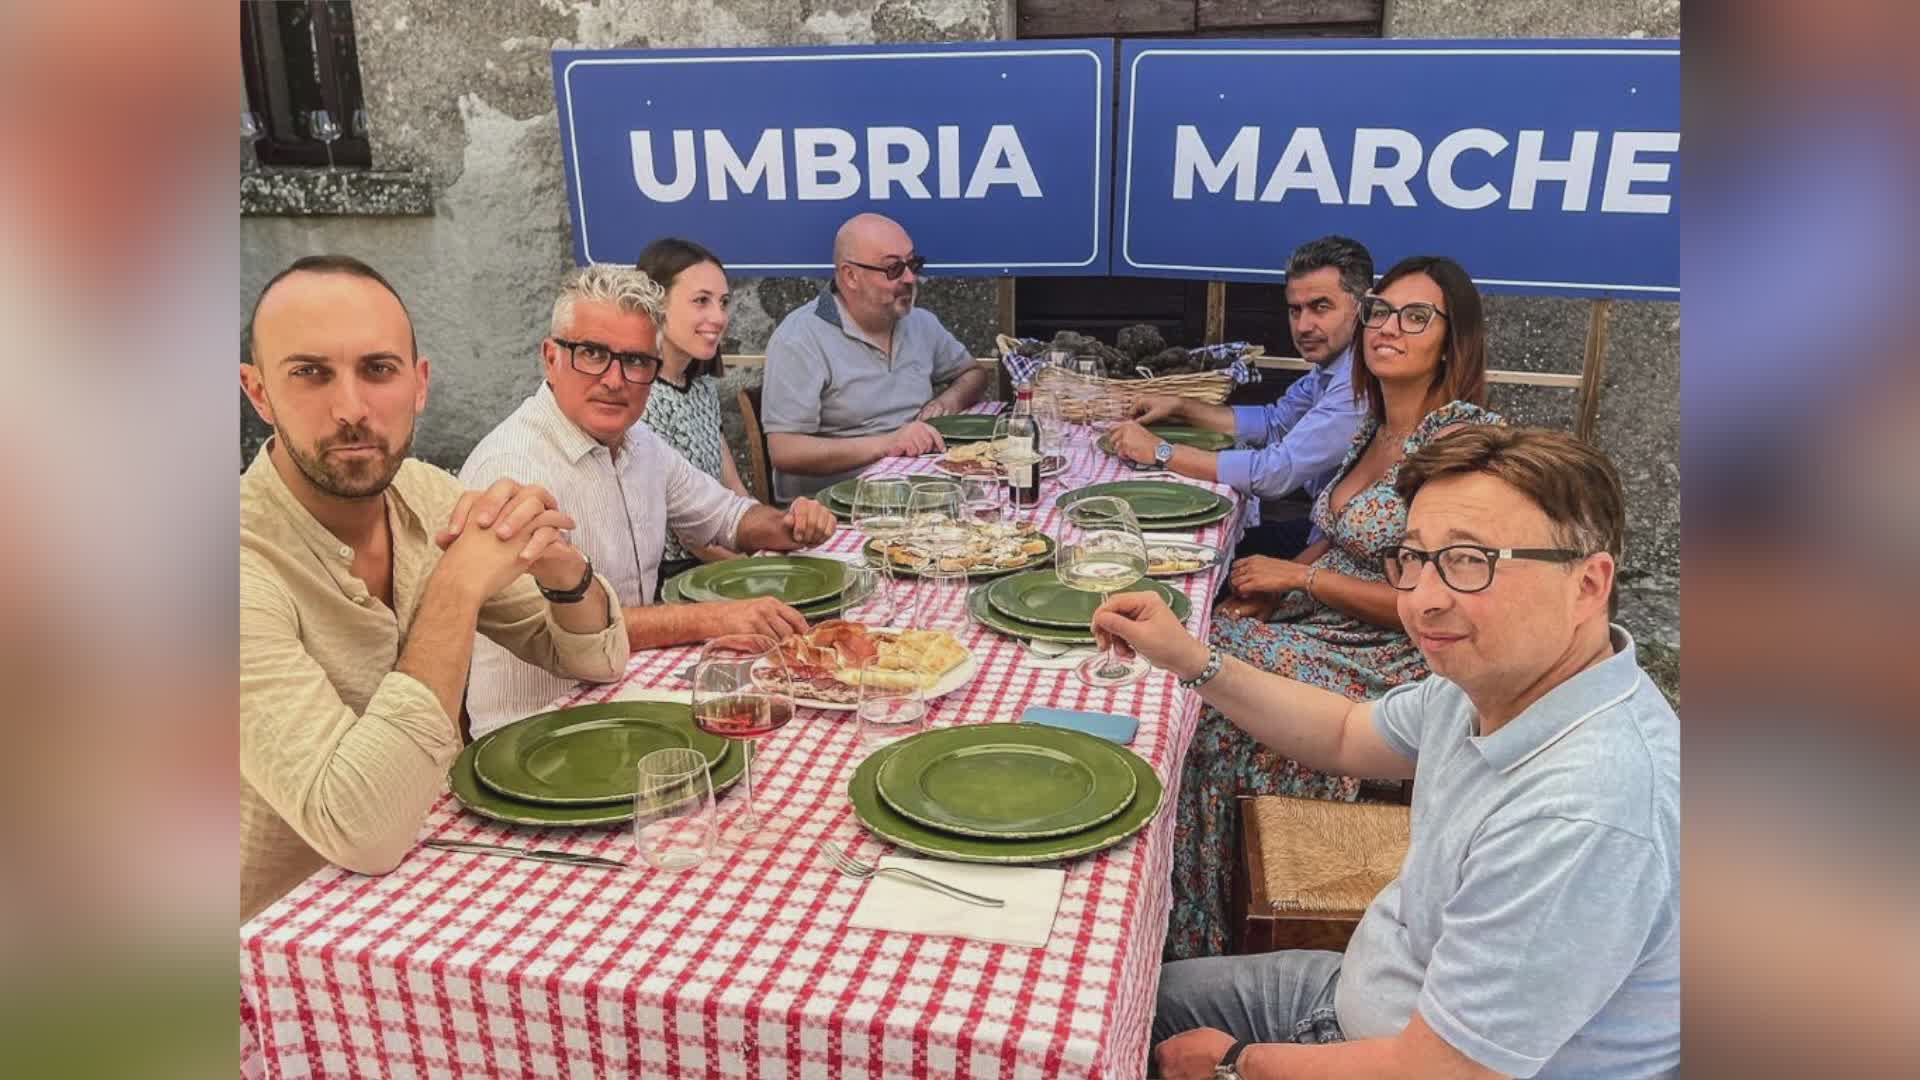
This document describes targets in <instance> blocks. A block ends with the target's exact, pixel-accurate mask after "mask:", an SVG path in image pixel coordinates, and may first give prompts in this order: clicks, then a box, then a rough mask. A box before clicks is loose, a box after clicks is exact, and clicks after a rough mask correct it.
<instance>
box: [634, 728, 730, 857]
mask: <svg viewBox="0 0 1920 1080" xmlns="http://www.w3.org/2000/svg"><path fill="white" fill-rule="evenodd" d="M638 769H639V773H640V776H639V783H638V785H637V786H636V787H635V788H634V796H633V846H634V848H635V849H636V850H638V851H639V852H640V857H641V858H642V859H645V860H646V862H647V865H649V866H651V867H653V868H654V869H656V870H690V869H692V868H693V867H696V866H698V865H700V864H701V863H702V862H705V861H706V858H707V856H708V855H710V854H712V853H713V843H714V821H713V816H714V815H713V778H712V776H711V775H710V774H709V772H708V770H707V758H706V755H704V754H702V753H700V751H698V750H691V749H688V748H686V747H683V746H682V747H673V748H671V749H667V750H655V751H654V752H653V753H651V754H648V755H647V756H646V757H643V758H641V759H640V764H639V766H638Z"/></svg>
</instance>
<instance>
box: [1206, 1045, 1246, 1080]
mask: <svg viewBox="0 0 1920 1080" xmlns="http://www.w3.org/2000/svg"><path fill="white" fill-rule="evenodd" d="M1249 1045H1251V1044H1250V1043H1248V1042H1247V1040H1245V1039H1236V1040H1234V1043H1233V1047H1232V1049H1230V1050H1228V1051H1227V1056H1226V1057H1223V1058H1221V1059H1220V1064H1218V1065H1215V1066H1214V1067H1213V1080H1240V1070H1239V1069H1237V1068H1235V1067H1234V1064H1233V1063H1234V1062H1236V1061H1239V1060H1240V1054H1241V1052H1242V1051H1244V1050H1246V1048H1247V1047H1248V1046H1249Z"/></svg>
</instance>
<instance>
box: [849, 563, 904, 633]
mask: <svg viewBox="0 0 1920 1080" xmlns="http://www.w3.org/2000/svg"><path fill="white" fill-rule="evenodd" d="M840 599H841V600H842V601H843V602H844V604H845V605H846V606H845V607H843V608H841V609H840V617H841V618H842V619H845V620H846V621H848V622H850V623H859V624H861V625H862V626H892V625H893V624H894V619H895V617H896V615H895V611H894V602H893V599H894V590H893V569H892V567H891V566H889V565H888V562H887V555H886V553H885V552H880V553H879V557H878V558H877V559H873V558H870V559H868V560H867V561H866V562H864V563H861V564H858V565H851V566H848V567H847V576H846V587H845V588H844V589H842V590H841V592H840Z"/></svg>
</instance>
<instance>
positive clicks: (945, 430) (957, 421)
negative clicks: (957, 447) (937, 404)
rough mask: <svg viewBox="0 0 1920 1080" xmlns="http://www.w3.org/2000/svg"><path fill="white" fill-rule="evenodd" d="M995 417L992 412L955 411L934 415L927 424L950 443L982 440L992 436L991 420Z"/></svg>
mask: <svg viewBox="0 0 1920 1080" xmlns="http://www.w3.org/2000/svg"><path fill="white" fill-rule="evenodd" d="M996 419H998V417H996V416H994V415H993V414H992V413H955V414H954V415H952V416H936V417H934V418H933V419H931V420H929V421H927V424H928V425H929V426H931V427H932V428H933V430H935V431H937V432H939V433H940V437H941V438H943V439H945V440H947V441H948V442H950V443H955V442H982V441H984V440H987V439H991V438H993V422H994V421H995V420H996Z"/></svg>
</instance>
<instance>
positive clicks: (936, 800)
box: [847, 724, 1165, 863]
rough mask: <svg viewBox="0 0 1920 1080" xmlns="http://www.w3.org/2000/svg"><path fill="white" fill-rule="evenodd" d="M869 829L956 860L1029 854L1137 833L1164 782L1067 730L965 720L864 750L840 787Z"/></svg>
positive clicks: (1136, 762)
mask: <svg viewBox="0 0 1920 1080" xmlns="http://www.w3.org/2000/svg"><path fill="white" fill-rule="evenodd" d="M847 793H848V795H849V796H850V797H851V798H852V800H853V811H854V814H855V815H856V816H858V817H859V818H860V821H861V823H862V824H864V825H865V826H866V827H867V828H868V829H869V830H871V831H872V832H873V833H874V835H876V836H878V837H880V838H881V839H883V840H887V841H889V842H891V843H893V844H896V845H898V846H900V847H903V848H906V849H908V850H910V851H916V852H919V853H921V854H923V855H932V856H935V857H937V858H942V859H953V860H956V861H959V862H980V863H1041V862H1053V861H1055V860H1058V859H1069V858H1073V857H1075V856H1078V855H1085V854H1088V853H1089V852H1094V851H1100V850H1102V849H1104V848H1109V847H1112V846H1113V845H1115V844H1118V843H1120V842H1121V841H1123V840H1125V839H1127V838H1128V837H1130V836H1132V835H1133V834H1134V833H1136V832H1139V831H1140V829H1141V828H1142V827H1144V826H1145V825H1146V823H1147V822H1149V821H1151V820H1152V819H1153V815H1154V814H1155V813H1157V812H1158V811H1159V809H1160V804H1161V801H1162V799H1163V798H1164V796H1165V789H1164V788H1163V787H1162V785H1161V783H1160V778H1159V777H1158V776H1157V775H1155V774H1154V771H1153V767H1152V766H1151V765H1148V764H1147V763H1146V761H1144V760H1142V759H1141V757H1140V756H1139V755H1138V754H1135V753H1133V752H1132V751H1130V750H1128V749H1126V748H1125V747H1122V746H1117V745H1115V744H1113V743H1110V742H1107V741H1106V740H1104V739H1098V738H1095V737H1094V736H1092V735H1087V734H1084V733H1082V732H1078V731H1068V730H1066V729H1064V728H1055V727H1046V726H1043V725H1039V724H971V725H967V726H964V727H953V728H941V729H939V730H936V731H929V732H924V733H922V734H920V735H915V736H913V737H911V738H907V739H903V740H901V741H900V742H898V743H895V744H894V745H892V746H888V747H885V748H882V749H880V750H878V751H875V752H874V753H873V754H871V755H869V756H868V757H867V759H866V760H865V761H863V762H861V764H860V767H859V768H858V769H856V770H855V771H854V774H853V780H852V782H851V783H849V784H848V786H847Z"/></svg>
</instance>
